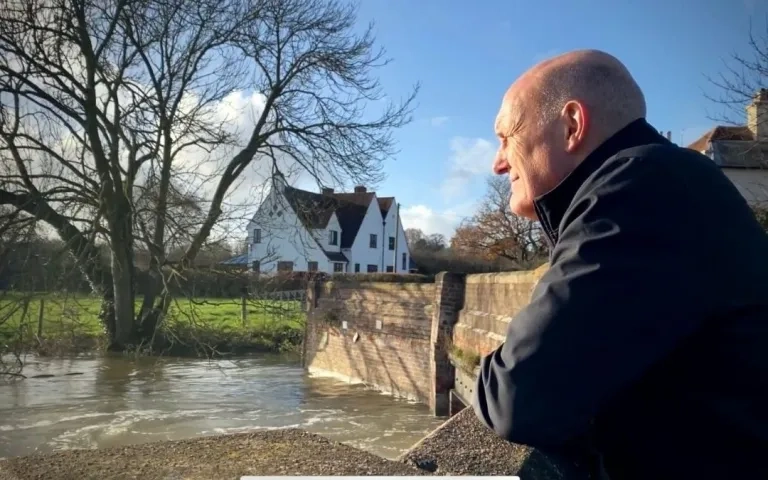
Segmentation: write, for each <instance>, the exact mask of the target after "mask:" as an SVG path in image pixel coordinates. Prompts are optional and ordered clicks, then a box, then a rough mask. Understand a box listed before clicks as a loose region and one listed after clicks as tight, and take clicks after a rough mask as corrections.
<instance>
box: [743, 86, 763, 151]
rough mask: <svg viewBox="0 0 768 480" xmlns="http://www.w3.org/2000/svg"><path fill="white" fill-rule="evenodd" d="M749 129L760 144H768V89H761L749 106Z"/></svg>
mask: <svg viewBox="0 0 768 480" xmlns="http://www.w3.org/2000/svg"><path fill="white" fill-rule="evenodd" d="M747 127H748V128H749V130H750V131H751V132H752V135H753V136H754V137H755V140H757V141H758V142H768V88H761V89H760V90H758V91H757V92H756V93H755V95H754V96H753V97H752V102H750V104H749V105H747Z"/></svg>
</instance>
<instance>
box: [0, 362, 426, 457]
mask: <svg viewBox="0 0 768 480" xmlns="http://www.w3.org/2000/svg"><path fill="white" fill-rule="evenodd" d="M27 361H28V364H27V366H26V367H25V370H24V373H25V374H26V375H27V376H29V377H30V378H27V379H26V380H22V381H17V382H14V383H5V384H0V457H12V456H17V455H27V454H31V453H44V452H51V451H55V450H60V449H71V448H100V447H113V446H121V445H127V444H134V443H144V442H152V441H160V440H177V439H184V438H192V437H197V436H201V435H216V434H225V433H235V432H247V431H252V430H260V429H277V428H286V427H294V428H302V429H305V430H307V431H310V432H313V433H318V434H321V435H323V436H325V437H328V438H330V439H332V440H336V441H340V442H343V443H347V444H349V445H352V446H355V447H358V448H361V449H364V450H367V451H370V452H372V453H375V454H377V455H380V456H383V457H385V458H390V459H394V458H396V457H397V456H398V455H400V454H401V453H402V452H404V451H405V450H406V449H408V448H409V447H410V446H411V445H413V444H414V443H415V442H417V441H418V440H419V439H420V438H422V437H423V436H424V435H426V434H427V433H429V432H430V431H431V430H433V429H434V428H436V427H437V426H439V425H440V423H441V421H440V420H439V419H436V418H434V417H432V416H431V415H430V414H429V411H428V410H427V408H426V407H425V406H423V405H419V404H415V403H413V402H409V401H406V400H400V399H396V398H393V397H391V396H388V395H383V394H381V393H378V392H375V391H372V390H370V389H367V388H365V387H364V386H361V385H354V384H349V383H344V382H341V381H339V380H337V379H333V378H328V377H318V376H311V375H308V374H307V373H305V372H304V370H303V369H302V368H301V365H300V364H299V361H298V359H297V358H296V357H294V356H284V355H264V356H258V357H249V358H240V359H233V360H217V361H208V360H197V359H170V358H163V359H157V358H141V359H129V358H124V357H94V358H75V359H45V358H33V357H28V358H27ZM68 374H69V375H68ZM72 374H74V375H72ZM35 375H41V377H38V378H32V377H34V376H35ZM50 375H53V376H50Z"/></svg>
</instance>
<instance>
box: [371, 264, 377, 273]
mask: <svg viewBox="0 0 768 480" xmlns="http://www.w3.org/2000/svg"><path fill="white" fill-rule="evenodd" d="M378 271H379V266H378V265H368V273H376V272H378Z"/></svg>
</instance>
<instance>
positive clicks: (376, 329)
mask: <svg viewBox="0 0 768 480" xmlns="http://www.w3.org/2000/svg"><path fill="white" fill-rule="evenodd" d="M434 297H435V285H434V284H424V283H421V284H407V283H359V284H347V283H340V282H326V283H318V284H313V285H311V286H310V288H309V292H308V295H307V308H308V312H307V330H306V337H305V341H304V364H305V366H306V367H307V368H308V369H309V371H310V372H315V373H321V374H332V375H334V376H338V377H341V378H343V379H347V380H349V381H354V382H363V383H365V384H368V385H370V386H372V387H375V388H377V389H379V390H382V391H385V392H389V393H392V394H395V395H398V396H402V397H406V398H410V399H413V400H417V401H419V402H423V403H426V404H429V403H430V389H431V383H432V382H431V378H432V377H431V375H430V372H431V367H430V359H431V357H430V352H431V347H430V345H431V343H430V336H431V333H432V332H431V331H432V312H433V310H434Z"/></svg>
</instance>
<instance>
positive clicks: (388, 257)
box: [384, 199, 411, 273]
mask: <svg viewBox="0 0 768 480" xmlns="http://www.w3.org/2000/svg"><path fill="white" fill-rule="evenodd" d="M386 220H387V223H386V229H387V239H386V243H385V245H384V248H385V249H386V251H385V252H384V260H385V262H384V264H385V269H384V271H386V266H388V265H392V261H393V259H394V254H395V251H393V250H390V249H389V237H394V236H395V228H397V237H398V238H397V243H396V244H395V248H396V250H397V264H396V266H395V270H394V271H395V272H396V273H408V265H409V264H410V261H411V252H410V251H409V250H408V242H407V241H406V240H405V229H404V228H403V221H402V219H400V220H399V221H398V220H397V199H394V200H393V201H392V206H391V207H390V208H389V211H388V212H387V219H386ZM403 253H405V268H402V267H403Z"/></svg>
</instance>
